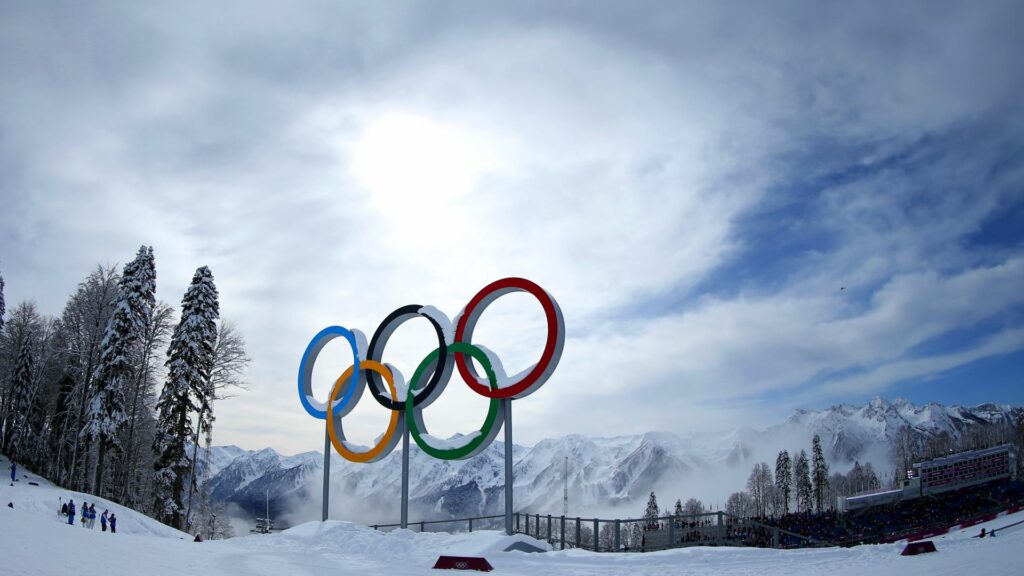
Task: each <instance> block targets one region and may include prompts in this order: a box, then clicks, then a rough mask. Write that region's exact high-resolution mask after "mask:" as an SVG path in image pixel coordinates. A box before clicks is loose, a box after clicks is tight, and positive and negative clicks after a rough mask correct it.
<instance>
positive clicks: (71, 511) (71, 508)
mask: <svg viewBox="0 0 1024 576" xmlns="http://www.w3.org/2000/svg"><path fill="white" fill-rule="evenodd" d="M68 524H69V525H72V526H73V525H74V524H75V501H74V500H68Z"/></svg>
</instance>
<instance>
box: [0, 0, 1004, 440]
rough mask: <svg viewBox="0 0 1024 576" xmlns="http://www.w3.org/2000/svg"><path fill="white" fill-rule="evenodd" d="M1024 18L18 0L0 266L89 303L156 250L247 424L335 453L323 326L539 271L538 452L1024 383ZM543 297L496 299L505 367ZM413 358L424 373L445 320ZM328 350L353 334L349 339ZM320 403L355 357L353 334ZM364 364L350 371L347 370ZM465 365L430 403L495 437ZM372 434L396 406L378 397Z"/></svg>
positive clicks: (445, 300)
mask: <svg viewBox="0 0 1024 576" xmlns="http://www.w3.org/2000/svg"><path fill="white" fill-rule="evenodd" d="M1022 18H1024V5H1022V4H1021V3H1019V2H984V3H941V2H940V3H936V2H926V3H919V4H915V3H900V4H898V5H896V6H892V5H890V4H889V3H878V4H870V3H861V2H858V3H841V4H836V5H821V3H815V2H779V3H749V2H747V3H726V2H706V3H697V2H664V3H660V2H652V3H644V4H641V5H638V4H636V3H628V2H621V3H605V2H561V3H552V2H517V3H514V4H513V3H509V5H508V6H506V7H504V8H499V7H496V6H495V5H494V4H493V3H486V4H481V3H477V2H454V3H452V2H449V3H437V2H432V3H386V5H385V4H384V3H356V2H346V3H343V2H307V3H301V5H299V4H297V3H286V2H281V3H262V2H261V3H251V2H236V3H222V4H218V5H217V6H210V5H208V4H207V3H166V4H160V3H149V2H147V3H124V4H121V5H114V4H104V5H102V6H99V7H95V6H88V7H87V6H85V5H81V4H78V3H53V2H32V3H12V2H0V77H2V78H3V81H2V82H0V204H2V206H3V209H2V210H0V272H2V274H3V276H4V278H5V280H6V282H7V287H6V296H7V303H8V307H11V306H13V305H14V304H15V303H17V302H18V301H20V300H24V299H33V300H35V301H36V302H37V303H38V305H39V306H40V308H41V310H42V311H43V312H45V313H48V314H54V315H55V314H59V313H60V310H61V307H62V306H63V304H64V302H65V300H66V299H67V297H68V296H69V295H70V294H71V292H72V291H73V290H74V289H75V285H76V284H77V282H79V281H80V280H81V279H82V278H83V277H84V276H85V275H86V274H87V273H88V272H89V271H90V270H91V269H93V268H94V267H95V265H96V264H97V263H115V262H122V263H123V262H125V261H127V260H128V259H130V258H131V257H132V256H133V255H134V253H135V250H136V249H137V248H138V246H139V245H140V244H148V245H152V246H153V247H154V250H155V253H156V260H157V273H158V279H157V294H158V297H159V298H160V299H162V300H165V301H167V302H170V303H172V304H174V305H175V306H177V305H178V304H179V302H180V300H181V295H182V294H183V292H184V290H185V287H186V286H187V283H188V281H189V280H190V278H191V276H192V273H193V272H194V270H195V268H196V267H198V266H200V265H204V264H205V265H209V266H210V268H211V269H212V271H213V273H214V276H215V278H216V282H217V286H218V288H219V289H220V291H221V309H222V314H223V316H224V317H225V318H228V319H231V320H233V321H234V322H236V323H237V324H238V326H239V328H240V330H241V331H242V332H243V333H244V334H245V336H246V338H247V340H248V342H249V353H250V355H251V356H252V357H253V364H252V366H251V369H250V372H249V379H250V381H251V390H250V392H248V393H245V394H242V395H239V396H237V397H236V398H234V399H231V400H229V401H224V402H222V403H221V404H220V405H219V406H218V407H217V412H218V419H217V429H216V438H215V441H216V442H217V443H235V444H238V445H241V446H243V447H247V448H258V447H262V446H267V445H270V446H274V447H276V448H278V449H280V450H283V451H285V452H297V451H303V450H309V449H316V448H319V447H320V446H321V445H322V444H321V442H322V424H321V423H320V422H318V421H313V420H312V419H310V418H309V417H308V416H307V415H306V414H305V412H304V411H303V410H302V409H301V407H300V406H299V402H298V398H297V396H296V392H295V373H296V371H297V367H298V361H299V357H300V355H301V353H302V351H303V350H304V348H305V347H306V344H307V343H308V341H309V339H310V338H311V337H312V336H313V335H314V334H315V333H316V332H317V331H319V330H320V329H321V328H322V327H324V326H326V325H329V324H341V325H344V326H350V327H355V328H360V329H361V330H363V331H365V332H366V333H367V334H372V333H373V331H374V329H375V328H376V327H377V324H378V323H379V322H380V321H381V320H382V319H383V318H384V317H385V316H386V315H387V314H388V313H389V312H390V311H392V310H393V309H395V308H397V307H399V306H401V305H404V304H409V303H419V304H432V305H434V306H437V307H438V308H439V309H441V310H442V311H445V312H446V313H448V314H449V315H450V316H454V315H455V314H456V313H457V312H458V311H459V310H460V309H461V308H462V306H463V305H465V303H466V302H467V301H468V300H469V299H470V298H471V297H472V296H473V295H474V294H475V293H476V292H477V291H478V290H479V289H480V288H482V287H483V286H484V285H485V284H487V283H488V282H490V281H492V280H494V279H497V278H500V277H504V276H524V277H527V278H531V279H533V280H534V281H536V282H538V283H539V284H540V285H542V286H543V287H544V288H546V289H547V290H548V291H549V292H550V293H551V294H553V295H554V296H555V297H556V298H557V299H558V301H559V303H560V304H561V307H562V309H563V312H564V315H565V322H566V326H567V329H568V334H567V339H566V343H565V353H564V356H563V358H562V363H561V365H560V367H559V369H558V371H557V372H556V373H555V375H554V377H553V378H552V379H551V381H550V382H549V383H548V384H547V385H546V386H545V387H544V388H543V389H541V390H540V391H539V392H537V393H536V394H534V395H532V396H530V397H529V398H526V399H523V400H521V401H517V402H516V403H515V414H516V434H517V440H521V441H523V442H531V441H534V440H536V439H539V438H542V437H546V436H553V435H558V434H565V433H570V432H581V433H587V434H596V433H603V434H614V433H635V432H641V431H645V430H651V429H663V430H672V431H682V432H685V431H686V430H688V429H692V428H695V427H698V426H700V427H721V428H730V427H734V426H737V425H739V424H753V425H758V424H765V423H771V422H774V421H777V420H778V419H779V418H780V417H781V416H783V415H784V414H786V413H788V412H789V411H790V410H792V409H793V408H795V407H798V406H806V407H814V408H817V407H823V406H827V405H829V404H832V403H838V402H859V403H862V402H864V401H865V400H867V399H868V398H869V397H871V396H873V395H875V394H881V395H884V396H887V397H893V396H906V397H908V398H910V399H912V400H914V401H917V402H927V401H939V402H945V403H964V404H973V403H979V402H984V401H995V402H1004V403H1018V404H1019V403H1022V402H1024V387H1022V386H1021V381H1020V379H1021V376H1020V375H1021V374H1022V373H1024V370H1022V368H1024V290H1022V289H1021V287H1022V286H1024V251H1022V242H1024V116H1022V114H1021V113H1022V104H1021V99H1020V94H1021V93H1024V73H1022V71H1021V67H1020V65H1019V62H1018V60H1019V54H1021V53H1024V37H1022V36H1021V35H1020V33H1019V22H1021V21H1022ZM543 336H544V325H543V317H542V315H541V313H540V311H539V308H538V307H537V306H536V305H535V304H534V303H533V302H532V301H531V299H530V298H529V297H527V296H520V295H515V296H510V297H507V298H505V299H502V300H500V301H499V302H498V303H497V304H495V305H494V306H493V307H492V308H491V309H489V311H488V313H487V315H485V316H484V318H483V319H482V320H481V324H480V328H479V331H478V333H477V338H478V339H479V341H480V342H482V343H485V344H487V345H488V346H489V347H490V348H492V349H494V350H495V351H496V352H498V353H499V354H500V356H501V357H502V359H503V360H504V363H505V365H506V367H507V368H509V369H510V371H514V370H516V369H517V368H523V367H526V366H528V365H529V364H531V363H532V362H534V361H535V358H536V357H537V355H538V354H539V350H540V348H541V345H540V343H541V341H542V339H543ZM392 344H393V346H392V347H389V348H388V351H387V352H386V353H385V359H386V360H388V361H391V362H393V363H395V364H397V365H398V366H399V368H401V369H402V371H403V372H405V373H406V375H407V376H408V375H410V374H411V372H412V370H413V368H414V367H415V365H416V364H417V363H418V362H419V360H420V359H421V358H422V357H423V356H425V354H426V353H427V352H429V351H430V350H431V349H432V348H433V346H434V345H435V344H434V343H433V335H432V331H431V330H430V328H429V325H427V324H426V323H425V322H422V321H419V322H411V323H409V324H407V325H405V326H404V327H403V329H402V331H401V332H399V333H396V335H395V337H394V339H393V341H392ZM332 346H333V345H332ZM327 351H328V352H331V351H333V352H334V354H333V356H332V355H331V354H327V355H326V359H325V361H324V362H323V365H322V366H318V369H317V373H316V374H315V376H316V380H317V386H318V390H319V392H320V393H321V394H323V393H324V389H325V388H326V387H327V386H328V384H329V382H330V381H331V379H332V378H333V377H336V376H337V370H340V369H342V368H344V366H342V364H343V361H342V358H341V356H342V349H341V348H333V347H328V349H327ZM332 362H333V363H334V364H331V363H332ZM485 409H486V402H485V401H484V400H483V399H481V398H479V397H475V396H474V395H473V394H472V392H471V391H469V390H468V389H467V388H466V387H465V386H463V385H462V384H461V383H460V382H453V384H452V386H450V387H449V389H448V390H447V391H446V393H445V395H444V396H443V397H442V398H441V399H440V400H439V401H438V402H437V403H436V404H434V405H433V406H431V408H430V409H428V410H427V412H426V418H427V422H428V423H429V424H431V430H432V432H434V433H435V434H436V435H442V436H444V435H447V434H451V433H454V432H457V431H462V432H469V431H471V430H473V429H475V428H476V427H478V426H479V423H480V422H481V421H482V420H483V411H484V410H485ZM351 418H352V421H351V422H348V421H346V430H351V431H352V432H353V436H354V438H355V439H356V440H361V441H364V442H368V441H370V440H372V439H373V438H374V437H375V436H376V435H377V434H378V433H379V432H380V431H381V430H383V426H384V418H385V415H384V413H383V412H382V410H381V409H379V408H377V407H375V406H370V405H368V399H364V402H363V404H361V405H360V406H359V407H358V408H357V409H356V411H355V413H354V414H353V415H352V417H351Z"/></svg>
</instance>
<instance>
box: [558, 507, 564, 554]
mask: <svg viewBox="0 0 1024 576" xmlns="http://www.w3.org/2000/svg"><path fill="white" fill-rule="evenodd" d="M561 523H562V530H561V533H562V535H561V537H559V540H560V541H561V543H562V550H565V516H564V515H563V516H562V520H561Z"/></svg>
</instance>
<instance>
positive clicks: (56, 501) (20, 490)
mask: <svg viewBox="0 0 1024 576" xmlns="http://www.w3.org/2000/svg"><path fill="white" fill-rule="evenodd" d="M9 466H10V462H9V461H8V460H7V457H6V456H0V469H2V470H3V471H4V473H5V476H4V478H5V480H8V481H6V482H0V502H2V503H3V505H4V506H5V507H6V506H7V504H8V503H11V504H13V505H14V508H13V509H11V508H4V510H6V511H9V512H17V513H23V514H26V515H29V516H31V517H32V518H40V519H44V520H45V521H46V523H56V524H60V523H64V524H65V525H66V523H67V521H66V520H64V519H62V518H60V517H59V512H60V506H61V502H67V501H68V499H72V500H74V501H75V508H76V511H77V512H78V516H77V517H76V518H75V519H76V521H77V520H79V519H81V507H82V503H83V502H88V503H89V504H94V505H95V506H96V523H95V527H94V528H93V529H92V530H89V529H87V528H82V527H81V524H80V523H79V524H76V525H75V526H66V527H67V528H68V529H69V530H80V531H82V532H92V533H97V534H99V533H100V520H99V516H100V515H101V514H103V511H104V510H109V511H110V512H111V513H113V514H116V515H117V531H118V533H119V534H118V535H120V533H122V532H123V533H126V534H138V535H146V536H152V537H157V538H171V539H174V540H177V539H179V538H190V539H191V536H189V535H188V534H186V533H184V532H181V531H179V530H175V529H174V528H171V527H170V526H166V525H164V524H161V523H160V522H157V521H156V520H154V519H152V518H150V517H149V516H146V515H145V514H140V513H139V512H136V511H135V510H132V509H131V508H126V507H124V506H121V505H120V504H115V503H113V502H110V501H109V500H106V499H103V498H97V497H95V496H93V495H91V494H85V493H82V492H74V491H71V490H65V489H63V488H60V487H58V486H54V485H53V484H52V483H50V482H49V481H47V480H46V479H44V478H40V477H38V476H36V475H35V474H34V473H33V472H31V471H29V470H24V469H23V468H21V467H19V468H18V481H17V482H15V483H14V486H11V485H10V482H9V479H10V472H9V468H8V467H9ZM30 482H35V483H37V484H38V486H33V485H31V484H29V483H30ZM58 527H59V526H58ZM104 535H105V536H107V535H109V534H104ZM4 549H5V551H6V550H7V547H6V544H5V548H4ZM0 573H3V567H2V562H0Z"/></svg>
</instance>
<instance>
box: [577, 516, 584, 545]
mask: <svg viewBox="0 0 1024 576" xmlns="http://www.w3.org/2000/svg"><path fill="white" fill-rule="evenodd" d="M576 547H577V548H583V542H580V517H579V516H577V517H576Z"/></svg>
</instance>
